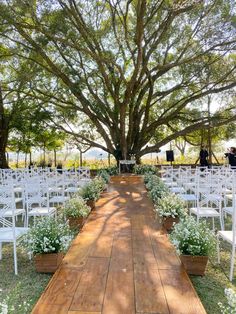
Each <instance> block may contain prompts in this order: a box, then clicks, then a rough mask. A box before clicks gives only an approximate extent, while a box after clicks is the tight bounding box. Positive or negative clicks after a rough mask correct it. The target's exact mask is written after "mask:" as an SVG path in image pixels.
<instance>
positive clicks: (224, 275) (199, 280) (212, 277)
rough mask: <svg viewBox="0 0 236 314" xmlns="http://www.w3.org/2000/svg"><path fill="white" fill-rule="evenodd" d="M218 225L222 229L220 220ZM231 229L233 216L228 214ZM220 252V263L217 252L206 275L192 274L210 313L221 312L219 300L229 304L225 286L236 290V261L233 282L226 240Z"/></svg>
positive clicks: (228, 224) (228, 226)
mask: <svg viewBox="0 0 236 314" xmlns="http://www.w3.org/2000/svg"><path fill="white" fill-rule="evenodd" d="M216 227H217V228H218V229H220V226H219V222H218V221H216ZM209 228H212V225H211V220H210V221H209ZM231 229H232V225H231V217H230V216H228V217H227V219H226V220H225V230H231ZM220 252H221V253H220V257H221V262H220V264H218V262H217V255H216V253H215V255H214V257H211V258H210V260H209V262H208V266H207V271H206V274H205V276H203V277H200V276H191V280H192V283H193V285H194V287H195V289H196V291H197V293H198V295H199V297H200V299H201V301H202V303H203V305H204V307H205V309H206V311H207V313H208V314H220V313H221V311H220V309H219V306H218V303H219V302H221V303H222V304H224V305H227V300H226V297H225V294H224V289H225V288H232V289H233V290H234V291H236V262H235V268H234V280H233V281H232V283H231V282H230V281H229V270H230V253H231V246H230V245H229V244H227V243H226V242H223V241H220Z"/></svg>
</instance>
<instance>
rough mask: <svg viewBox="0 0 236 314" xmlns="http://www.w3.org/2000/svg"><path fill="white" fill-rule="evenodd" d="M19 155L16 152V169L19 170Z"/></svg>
mask: <svg viewBox="0 0 236 314" xmlns="http://www.w3.org/2000/svg"><path fill="white" fill-rule="evenodd" d="M19 155H20V152H19V150H18V151H17V153H16V168H19Z"/></svg>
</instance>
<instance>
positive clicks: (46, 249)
mask: <svg viewBox="0 0 236 314" xmlns="http://www.w3.org/2000/svg"><path fill="white" fill-rule="evenodd" d="M72 239H73V235H72V233H71V231H70V228H69V225H68V224H67V223H65V222H64V221H63V220H61V219H58V220H56V219H55V217H42V218H38V219H37V220H36V223H35V225H34V226H33V227H31V228H30V230H29V232H28V233H27V234H26V235H25V236H24V237H23V240H22V241H23V245H24V246H25V247H26V249H27V250H28V252H29V253H30V254H41V253H58V252H65V251H67V249H68V248H69V246H70V243H71V241H72Z"/></svg>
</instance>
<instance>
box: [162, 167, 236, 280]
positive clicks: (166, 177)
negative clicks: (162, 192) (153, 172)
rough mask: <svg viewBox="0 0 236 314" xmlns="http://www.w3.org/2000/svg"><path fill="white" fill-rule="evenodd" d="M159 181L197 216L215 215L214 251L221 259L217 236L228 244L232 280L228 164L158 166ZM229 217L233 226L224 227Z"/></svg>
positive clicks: (235, 209)
mask: <svg viewBox="0 0 236 314" xmlns="http://www.w3.org/2000/svg"><path fill="white" fill-rule="evenodd" d="M161 174H162V180H163V181H164V182H165V184H166V185H167V186H168V187H169V189H170V191H171V192H172V193H176V194H178V195H179V197H180V198H181V199H183V200H184V201H186V202H187V204H190V205H189V206H188V207H189V213H190V215H195V216H196V218H197V222H199V219H204V218H205V219H206V218H212V226H213V230H214V229H215V223H214V220H215V218H217V219H219V220H220V226H221V230H219V231H218V233H217V252H218V261H219V262H220V249H219V247H220V242H219V240H220V239H223V240H224V241H226V242H228V243H230V245H231V248H232V250H231V261H230V275H229V279H230V281H232V279H233V270H234V260H235V250H236V201H235V199H236V172H235V170H234V169H231V168H230V167H226V166H223V167H213V168H211V169H208V168H191V167H189V166H186V167H179V168H173V167H171V166H164V167H162V169H161ZM227 215H230V216H231V217H232V228H231V229H230V230H225V223H224V220H225V217H226V216H227Z"/></svg>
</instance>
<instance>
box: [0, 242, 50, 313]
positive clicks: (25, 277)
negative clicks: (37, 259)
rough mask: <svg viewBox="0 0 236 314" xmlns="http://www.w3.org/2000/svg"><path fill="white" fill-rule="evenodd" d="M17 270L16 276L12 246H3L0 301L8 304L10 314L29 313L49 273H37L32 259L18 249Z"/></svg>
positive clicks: (0, 264) (48, 278)
mask: <svg viewBox="0 0 236 314" xmlns="http://www.w3.org/2000/svg"><path fill="white" fill-rule="evenodd" d="M18 271H19V274H18V275H17V276H16V275H15V274H14V265H13V249H12V246H11V245H5V246H3V259H2V261H0V303H2V302H3V300H5V301H6V302H7V304H8V313H11V314H13V313H14V314H27V313H31V310H32V308H33V306H34V304H35V303H36V301H37V300H38V298H39V297H40V295H41V293H42V292H43V290H44V288H45V287H46V285H47V283H48V281H49V280H50V278H51V275H48V274H39V273H37V272H36V271H35V269H34V263H33V261H30V260H29V259H28V256H27V254H26V253H25V252H21V251H20V250H19V249H18ZM0 313H1V307H0Z"/></svg>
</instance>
